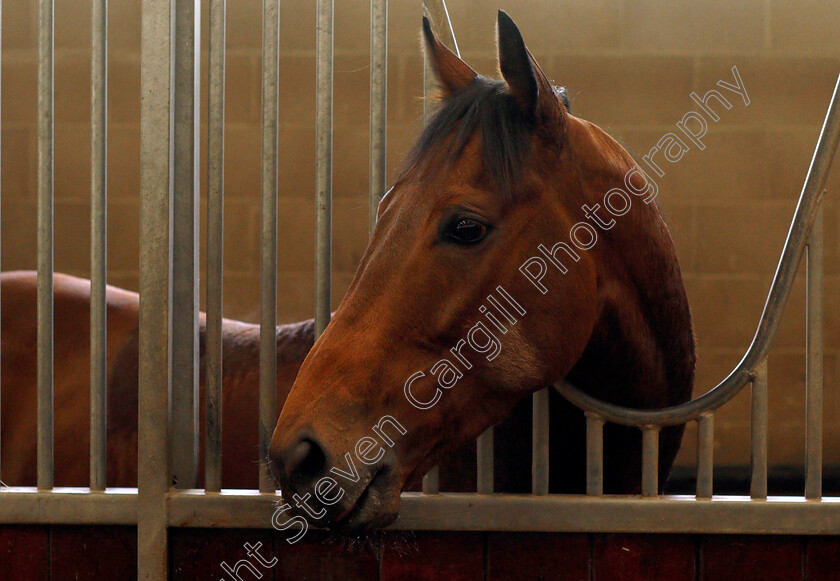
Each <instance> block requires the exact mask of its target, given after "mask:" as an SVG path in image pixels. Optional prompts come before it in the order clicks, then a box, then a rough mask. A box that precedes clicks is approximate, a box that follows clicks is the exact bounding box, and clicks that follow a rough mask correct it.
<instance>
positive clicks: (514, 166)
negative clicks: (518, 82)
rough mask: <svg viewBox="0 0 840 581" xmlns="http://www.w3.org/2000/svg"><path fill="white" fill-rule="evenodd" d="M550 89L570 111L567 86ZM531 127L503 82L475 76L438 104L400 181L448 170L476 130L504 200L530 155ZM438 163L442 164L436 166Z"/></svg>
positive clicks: (489, 167) (407, 161)
mask: <svg viewBox="0 0 840 581" xmlns="http://www.w3.org/2000/svg"><path fill="white" fill-rule="evenodd" d="M553 89H554V93H555V95H557V97H558V98H560V100H561V101H562V102H563V104H564V105H565V106H566V108H567V109H568V108H569V99H568V96H567V94H566V90H565V88H562V87H553ZM534 126H535V124H534V121H533V120H532V119H529V118H528V117H526V116H525V115H524V114H523V113H522V111H521V109H520V108H519V106H518V105H517V103H516V100H515V98H514V96H513V95H511V94H510V93H509V92H508V90H507V83H505V82H504V81H501V80H496V79H489V78H487V77H484V76H481V75H478V76H476V77H475V80H474V81H473V82H472V83H471V84H470V85H468V86H466V87H464V88H462V89H459V90H457V91H455V92H453V93H452V94H450V95H449V96H447V97H446V98H444V99H441V100H440V101H439V103H438V107H437V110H436V111H435V112H434V114H433V115H432V117H431V119H430V120H429V122H428V123H427V124H426V126H425V127H424V128H423V131H422V132H421V133H420V136H419V137H418V138H417V141H416V142H415V143H414V146H413V147H412V148H411V151H410V152H409V154H408V157H407V159H406V163H405V166H404V168H403V170H402V172H400V176H399V179H402V178H404V177H406V176H407V174H409V173H411V172H420V173H426V172H436V171H439V170H440V169H441V166H443V167H446V166H448V164H449V163H451V161H452V160H454V159H457V157H458V156H459V155H460V154H461V153H462V152H463V150H464V148H465V147H466V145H467V143H468V142H469V141H470V139H471V138H472V136H473V135H474V134H475V133H477V132H478V133H480V135H481V144H482V158H483V161H484V165H485V167H486V169H487V170H488V172H489V173H490V176H491V178H492V179H493V181H494V182H495V184H496V186H497V188H498V189H499V191H500V193H501V195H502V198H503V199H505V200H506V201H507V200H509V199H510V198H511V195H512V194H511V192H512V184H514V183H516V180H517V179H518V178H519V174H520V170H521V168H522V166H523V162H524V161H525V159H526V158H527V157H528V154H529V153H530V151H531V135H532V131H533V129H534ZM438 161H444V163H443V164H441V163H435V162H438Z"/></svg>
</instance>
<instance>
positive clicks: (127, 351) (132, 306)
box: [0, 271, 314, 488]
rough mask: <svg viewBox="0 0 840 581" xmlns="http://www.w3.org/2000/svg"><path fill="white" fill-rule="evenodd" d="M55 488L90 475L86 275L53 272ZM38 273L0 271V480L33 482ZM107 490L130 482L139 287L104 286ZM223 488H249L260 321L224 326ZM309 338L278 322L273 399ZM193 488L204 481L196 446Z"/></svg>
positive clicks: (300, 327) (282, 394)
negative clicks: (196, 477)
mask: <svg viewBox="0 0 840 581" xmlns="http://www.w3.org/2000/svg"><path fill="white" fill-rule="evenodd" d="M54 288H55V291H54V293H55V294H54V309H55V317H54V341H55V343H54V370H55V374H54V375H55V383H54V402H55V403H54V406H55V420H54V421H55V423H54V426H55V427H54V436H55V485H56V486H80V487H86V486H88V482H89V474H90V430H89V427H90V281H88V280H84V279H81V278H76V277H73V276H69V275H65V274H60V273H56V274H55V278H54ZM36 289H37V280H36V273H34V272H31V271H17V272H4V273H2V274H1V275H0V296H2V321H0V342H1V343H2V358H1V359H0V361H2V369H1V370H0V379H1V380H2V398H0V413H2V418H1V420H0V427H2V434H0V442H2V454H1V455H0V461H2V471H0V479H2V481H3V483H5V484H7V485H10V486H33V485H34V484H35V481H36V465H37V464H36V441H37V438H36V430H37V427H36V426H37V424H36V422H37V411H36V410H37V408H36V389H35V386H36V378H37V367H36V365H37V357H36V332H37V325H36V320H37V302H36V301H37V298H36ZM106 302H107V312H108V347H107V361H108V447H107V475H106V482H107V485H108V486H109V487H135V486H137V379H138V377H137V371H138V366H137V365H138V315H139V306H140V302H139V296H138V295H137V293H134V292H130V291H127V290H123V289H120V288H117V287H113V286H108V287H107V291H106ZM222 335H223V336H222V351H223V374H224V375H223V382H224V387H223V392H222V393H223V405H222V421H223V426H222V431H223V433H222V485H223V486H224V487H225V488H257V485H258V479H257V474H258V463H259V461H260V458H259V452H258V441H259V440H258V438H259V435H258V421H257V420H258V413H257V409H258V392H259V388H258V386H259V326H258V325H250V324H247V323H242V322H239V321H233V320H229V319H224V320H223V323H222ZM204 337H205V315H204V313H201V315H200V318H199V343H200V356H201V358H202V365H201V366H200V369H201V377H200V392H199V393H200V402H199V410H200V418H199V425H200V429H201V433H200V440H199V442H201V443H202V444H203V442H204V425H205V422H204V410H205V407H204V393H205V391H204V365H203V357H204ZM313 342H314V324H313V321H312V320H309V321H303V322H301V323H295V324H291V325H281V326H279V327H277V399H278V402H279V404H280V405H282V403H283V401H285V399H286V395H287V394H288V392H289V389H290V388H291V385H292V382H293V380H294V378H295V376H296V375H297V372H298V368H299V367H300V365H301V363H302V361H303V359H304V357H305V356H306V354H307V352H308V351H309V349H310V348H311V347H312V343H313ZM200 450H201V454H200V456H201V457H200V459H199V485H201V482H202V481H203V473H204V462H203V445H202V446H200Z"/></svg>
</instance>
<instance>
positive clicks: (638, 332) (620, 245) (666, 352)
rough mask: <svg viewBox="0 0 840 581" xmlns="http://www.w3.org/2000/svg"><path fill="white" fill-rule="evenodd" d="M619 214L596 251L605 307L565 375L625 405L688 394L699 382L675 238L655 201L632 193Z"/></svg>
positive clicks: (657, 402) (669, 401)
mask: <svg viewBox="0 0 840 581" xmlns="http://www.w3.org/2000/svg"><path fill="white" fill-rule="evenodd" d="M616 185H620V184H616ZM604 191H606V190H604ZM600 194H601V195H602V194H603V192H600ZM596 201H599V200H595V197H594V195H593V197H592V202H596ZM615 220H616V222H617V223H618V224H616V226H615V227H613V228H612V229H610V230H608V231H602V230H599V240H598V242H597V244H596V246H595V248H593V250H592V251H593V252H594V253H595V255H596V263H597V264H598V268H599V275H598V279H599V288H598V293H599V302H600V304H599V313H600V314H599V317H598V320H597V321H596V324H595V327H594V329H593V333H592V336H591V338H590V341H589V343H588V345H587V347H586V349H585V350H584V353H583V356H582V357H581V359H580V361H579V362H578V363H577V364H576V365H575V367H574V368H573V369H572V371H571V373H570V374H569V375H568V376H567V377H568V379H569V381H572V383H576V384H578V385H579V386H580V387H581V388H582V389H586V390H587V391H590V392H591V393H594V394H597V395H599V396H600V397H603V398H606V399H609V400H612V401H613V402H615V403H621V404H624V405H632V406H642V407H661V406H665V405H672V404H674V403H678V402H680V401H684V400H685V399H687V398H688V397H690V394H691V390H692V387H693V377H694V363H695V345H694V334H693V331H692V325H691V315H690V312H689V309H688V299H687V297H686V294H685V287H684V285H683V281H682V274H681V272H680V266H679V261H678V259H677V255H676V250H675V248H674V244H673V240H672V239H671V236H670V233H669V232H668V229H667V227H666V226H665V223H664V222H663V220H662V217H661V215H660V213H659V211H658V208H657V207H656V203H655V201H654V202H651V203H650V204H646V203H644V202H643V201H642V200H641V199H640V198H637V197H635V196H633V207H632V208H631V210H630V212H629V213H628V214H626V215H624V216H620V217H615Z"/></svg>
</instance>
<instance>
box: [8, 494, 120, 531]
mask: <svg viewBox="0 0 840 581" xmlns="http://www.w3.org/2000/svg"><path fill="white" fill-rule="evenodd" d="M90 492H92V490H91V489H88V488H61V487H59V488H53V489H52V490H50V491H49V492H44V491H40V490H38V489H36V488H31V487H22V486H13V487H5V488H0V524H12V525H16V524H45V525H46V524H53V525H136V524H137V489H136V488H109V489H108V490H107V491H103V492H101V493H100V494H90Z"/></svg>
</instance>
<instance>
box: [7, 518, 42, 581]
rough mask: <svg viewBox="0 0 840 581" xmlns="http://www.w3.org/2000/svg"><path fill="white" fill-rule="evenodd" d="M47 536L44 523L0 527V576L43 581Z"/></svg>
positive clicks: (26, 580)
mask: <svg viewBox="0 0 840 581" xmlns="http://www.w3.org/2000/svg"><path fill="white" fill-rule="evenodd" d="M49 578H50V535H49V528H48V527H46V526H17V525H14V526H2V527H0V579H3V580H4V581H5V580H6V579H10V580H11V579H14V580H16V581H17V580H20V581H41V580H43V581H47V580H49Z"/></svg>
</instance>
